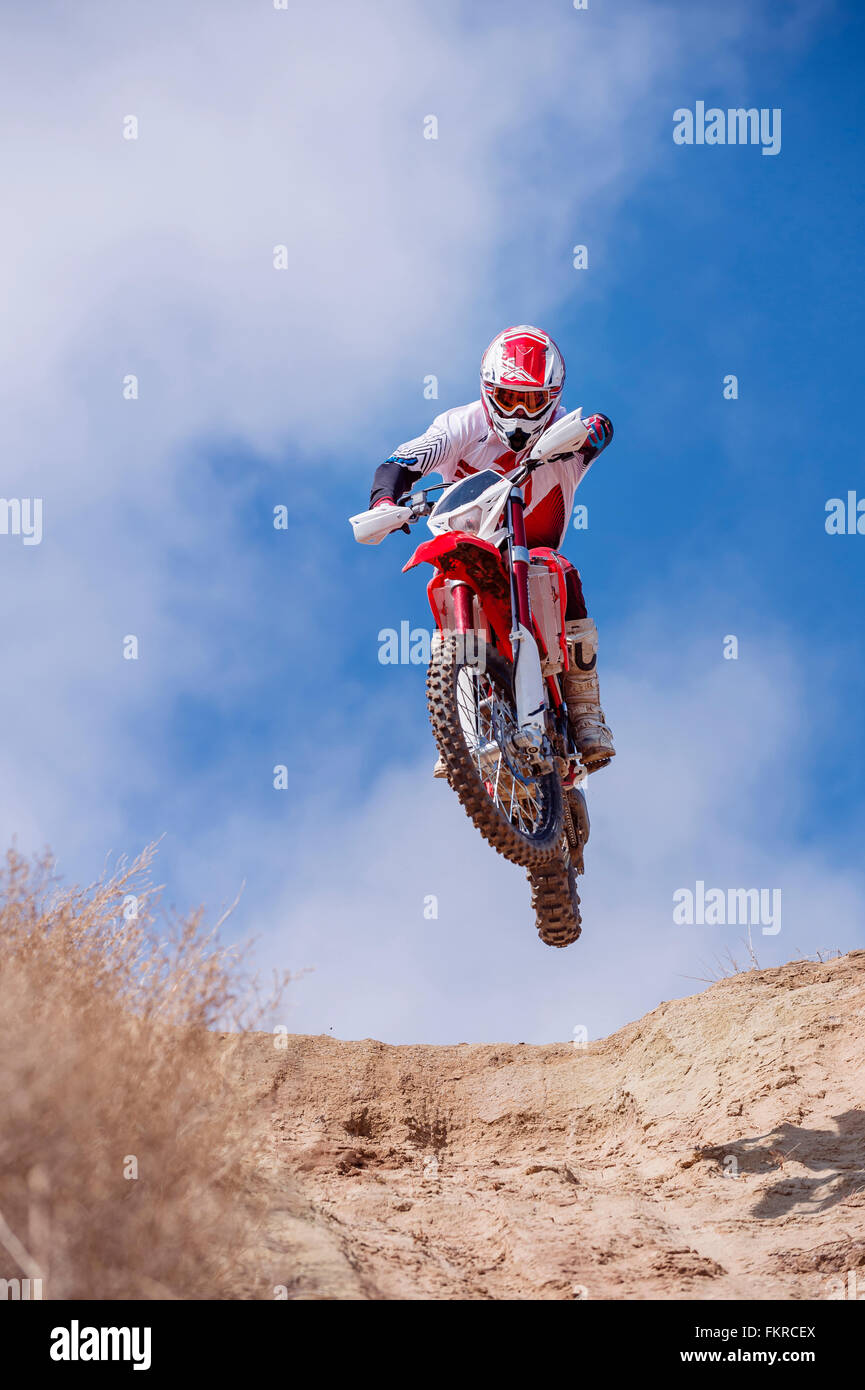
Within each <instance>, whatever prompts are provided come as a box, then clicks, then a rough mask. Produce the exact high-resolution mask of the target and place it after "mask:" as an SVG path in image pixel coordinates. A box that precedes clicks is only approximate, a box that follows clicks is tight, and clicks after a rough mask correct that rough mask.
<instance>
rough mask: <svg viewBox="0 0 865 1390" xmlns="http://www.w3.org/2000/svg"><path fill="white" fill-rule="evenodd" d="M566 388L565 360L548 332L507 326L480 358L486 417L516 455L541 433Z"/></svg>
mask: <svg viewBox="0 0 865 1390" xmlns="http://www.w3.org/2000/svg"><path fill="white" fill-rule="evenodd" d="M564 384H565V361H564V358H563V357H562V354H561V353H560V352H559V349H558V348H557V347H556V345H555V343H554V342H553V340H552V338H551V337H550V336H549V334H548V333H544V332H543V330H542V329H540V328H532V327H531V326H530V325H528V324H525V323H524V324H520V326H519V327H518V328H506V329H505V331H504V333H499V334H498V336H497V337H495V338H493V340H492V342H491V343H490V345H489V347H488V348H487V350H486V352H485V353H484V355H483V357H482V358H481V400H482V401H483V406H484V410H485V411H486V414H487V419H488V420H489V422H490V424H491V425H492V427H493V429H494V430H495V432H496V434H497V435H498V437H499V439H500V440H501V441H502V443H503V444H506V445H507V447H508V448H509V449H513V451H514V453H515V454H519V453H522V451H523V449H528V448H529V447H530V446H531V445H532V444H534V443H535V441H536V440H537V439H538V438H539V437H540V435H541V434H543V432H544V430H545V429H546V427H547V425H548V424H549V423H550V420H551V419H552V418H553V415H554V414H555V412H556V406H557V405H558V403H559V397H560V396H561V394H562V387H563V386H564Z"/></svg>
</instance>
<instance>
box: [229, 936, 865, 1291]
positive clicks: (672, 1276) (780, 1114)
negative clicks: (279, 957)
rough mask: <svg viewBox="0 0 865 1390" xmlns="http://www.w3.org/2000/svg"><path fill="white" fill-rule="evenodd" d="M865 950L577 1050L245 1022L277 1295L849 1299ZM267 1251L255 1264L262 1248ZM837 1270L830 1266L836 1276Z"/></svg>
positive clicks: (781, 973) (858, 1222)
mask: <svg viewBox="0 0 865 1390" xmlns="http://www.w3.org/2000/svg"><path fill="white" fill-rule="evenodd" d="M863 1036H865V951H856V952H853V953H851V954H850V955H848V956H845V957H842V958H841V959H839V960H834V961H829V962H827V963H824V964H820V965H817V964H810V963H805V962H797V963H794V964H790V965H787V966H782V967H780V968H779V969H774V970H763V971H755V972H750V973H747V974H741V975H737V976H734V977H732V978H730V979H727V980H723V981H721V982H719V983H718V984H716V985H713V986H712V987H711V988H710V989H709V990H707V991H706V992H705V993H703V994H699V995H695V996H693V997H691V998H688V999H682V1000H678V1001H674V1002H671V1003H664V1004H662V1005H661V1006H660V1007H659V1008H657V1009H655V1010H654V1012H652V1013H651V1014H648V1015H647V1016H646V1017H645V1018H643V1019H641V1020H640V1021H639V1022H637V1023H633V1024H629V1025H628V1027H626V1028H623V1029H621V1031H620V1032H618V1033H615V1034H614V1035H613V1036H612V1037H610V1038H606V1039H604V1040H603V1041H600V1042H594V1043H590V1044H588V1045H587V1046H586V1047H584V1048H582V1049H581V1048H577V1047H574V1046H573V1045H572V1044H570V1043H563V1044H550V1045H549V1046H544V1047H536V1046H527V1045H523V1044H520V1045H517V1046H513V1045H460V1046H453V1047H432V1046H405V1047H389V1046H385V1045H384V1044H382V1043H379V1042H373V1041H369V1040H367V1041H364V1042H341V1041H338V1040H336V1039H333V1038H329V1037H327V1036H322V1037H288V1038H285V1037H283V1038H282V1040H281V1041H282V1042H283V1043H285V1044H286V1045H285V1046H284V1047H277V1046H276V1044H275V1040H274V1038H273V1037H270V1036H269V1035H264V1034H256V1035H253V1036H251V1037H250V1038H249V1039H248V1041H247V1043H246V1044H245V1051H244V1071H245V1075H244V1084H245V1085H247V1086H248V1087H249V1091H250V1101H251V1103H252V1102H255V1103H259V1102H262V1101H263V1102H264V1103H265V1105H268V1106H269V1107H270V1109H271V1112H272V1127H273V1151H272V1159H271V1162H272V1164H273V1167H274V1169H275V1171H276V1174H277V1175H278V1176H279V1177H280V1179H281V1181H283V1182H284V1183H285V1184H286V1188H287V1189H290V1188H291V1186H292V1180H293V1183H294V1192H295V1196H294V1197H293V1198H292V1200H291V1201H290V1203H287V1204H286V1209H285V1210H283V1211H278V1212H275V1213H274V1215H273V1217H272V1219H271V1224H270V1228H269V1230H268V1232H267V1237H266V1242H265V1244H266V1247H267V1249H268V1251H269V1254H270V1256H271V1257H272V1258H273V1259H274V1261H275V1265H274V1268H276V1269H282V1271H283V1275H282V1276H280V1275H279V1274H277V1276H276V1277H283V1280H284V1283H285V1284H286V1286H287V1288H288V1291H289V1296H290V1297H295V1298H296V1297H301V1298H303V1297H318V1298H364V1297H368V1298H400V1299H405V1298H470V1299H486V1298H529V1299H538V1298H540V1299H561V1298H565V1299H572V1298H586V1297H588V1298H592V1299H598V1298H703V1299H737V1298H746V1297H747V1298H754V1297H756V1298H769V1299H797V1298H814V1297H820V1298H825V1297H827V1296H828V1295H829V1294H830V1293H831V1292H832V1290H833V1289H835V1288H837V1287H838V1283H839V1279H840V1278H844V1277H845V1276H846V1274H847V1271H849V1270H851V1269H857V1268H858V1269H859V1275H858V1285H859V1291H860V1292H861V1293H863V1294H865V1043H863ZM268 1264H270V1260H268ZM833 1281H834V1282H833Z"/></svg>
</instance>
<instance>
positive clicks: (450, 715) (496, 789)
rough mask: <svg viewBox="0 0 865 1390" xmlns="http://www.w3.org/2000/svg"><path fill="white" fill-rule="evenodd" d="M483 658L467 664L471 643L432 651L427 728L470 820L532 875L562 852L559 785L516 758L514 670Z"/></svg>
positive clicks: (489, 654)
mask: <svg viewBox="0 0 865 1390" xmlns="http://www.w3.org/2000/svg"><path fill="white" fill-rule="evenodd" d="M475 650H476V651H477V650H478V649H477V648H475ZM480 652H482V653H483V660H482V661H475V662H473V661H470V660H467V659H466V655H467V649H466V639H465V638H462V637H459V636H457V635H453V634H451V635H449V636H447V637H443V638H441V639H439V640H437V641H436V642H434V643H433V651H432V655H431V657H430V664H429V671H428V673H427V704H428V707H429V716H430V723H431V724H432V730H433V735H434V737H435V741H436V744H437V745H438V750H439V752H440V754H441V756H442V760H443V762H444V764H445V768H446V770H447V779H448V782H449V783H450V785H451V786H452V787H453V789H454V791H455V792H456V794H457V796H458V797H459V799H460V801H461V803H462V805H463V808H464V809H465V812H466V814H467V815H468V817H469V819H470V820H471V821H472V822H473V823H474V825H475V826H476V827H477V829H478V830H479V831H480V832H481V834H482V835H483V837H484V839H485V840H486V841H487V842H488V843H489V844H491V845H492V846H493V848H494V849H497V850H498V852H499V853H500V854H503V855H504V856H505V858H506V859H510V860H511V861H512V862H513V863H514V864H522V865H524V866H525V867H526V868H531V867H533V866H537V865H541V864H544V863H547V862H548V861H550V860H552V859H553V858H554V857H555V856H556V854H557V853H558V851H559V845H560V843H561V839H562V827H563V824H564V808H563V804H562V789H561V784H560V782H559V779H558V776H557V775H556V773H555V772H550V773H540V774H539V773H537V772H535V771H533V769H532V766H531V763H530V760H529V756H528V754H526V753H524V752H520V751H516V750H515V748H514V744H513V741H512V739H511V738H510V737H509V735H510V734H511V733H512V732H513V731H514V730H515V729H516V717H517V716H516V701H515V699H514V693H513V668H512V667H511V665H510V663H509V662H507V661H505V660H504V658H503V657H502V656H501V655H500V653H498V652H496V651H495V650H493V649H492V648H491V647H489V646H484V645H482V646H481V647H480Z"/></svg>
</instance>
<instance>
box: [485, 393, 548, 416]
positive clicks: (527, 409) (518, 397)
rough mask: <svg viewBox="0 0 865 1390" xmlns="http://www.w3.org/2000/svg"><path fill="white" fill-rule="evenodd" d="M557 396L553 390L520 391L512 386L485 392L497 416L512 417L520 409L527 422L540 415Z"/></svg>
mask: <svg viewBox="0 0 865 1390" xmlns="http://www.w3.org/2000/svg"><path fill="white" fill-rule="evenodd" d="M557 394H558V393H557V392H556V391H554V390H549V391H547V390H535V391H521V390H518V389H517V388H516V387H513V386H493V387H491V388H489V389H488V391H487V395H488V397H489V400H490V401H491V402H492V404H493V405H495V407H496V410H497V411H498V412H499V414H501V415H513V414H514V413H515V412H516V411H517V410H520V409H522V411H523V414H524V415H525V417H526V419H527V420H534V419H536V417H537V416H538V415H542V414H543V412H544V411H545V410H546V409H547V408H548V407H549V405H550V404H551V403H552V402H553V401H554V400H555V398H556V395H557Z"/></svg>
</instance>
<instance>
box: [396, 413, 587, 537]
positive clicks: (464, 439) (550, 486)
mask: <svg viewBox="0 0 865 1390" xmlns="http://www.w3.org/2000/svg"><path fill="white" fill-rule="evenodd" d="M564 414H565V408H564V406H563V405H559V406H558V408H557V409H556V412H555V414H554V415H553V416H552V419H551V420H550V424H552V423H553V421H554V420H558V419H559V418H560V417H561V416H562V415H564ZM593 421H598V422H603V423H602V424H598V426H597V427H596V435H593V434H592V433H591V431H590V440H589V441H588V442H587V443H586V445H585V446H584V447H583V449H581V450H580V451H579V453H576V454H574V455H572V457H571V458H568V459H558V460H556V461H555V462H550V463H545V464H544V465H543V466H542V467H541V468H539V469H538V470H537V471H536V472H535V473H533V474H532V475H531V477H530V478H529V479H528V480H527V482H526V483H525V485H524V489H523V491H524V494H525V499H526V512H525V517H526V537H527V540H528V544H529V546H544V545H548V546H551V547H552V548H553V549H554V550H558V548H559V546H560V545H561V544H562V540H563V538H564V535H565V532H566V530H567V522H568V518H569V517H570V515H571V511H572V508H573V505H574V493H575V492H576V490H577V488H578V487H579V485H580V483H581V482H582V481H583V478H584V477H585V476H586V474H587V473H588V471H589V469H590V468H591V466H592V463H593V462H594V460H595V458H596V457H597V455H598V454H599V453H600V452H601V449H602V448H603V447H604V446H605V444H607V443H608V440H609V438H612V426H610V424H609V421H608V420H607V419H606V417H605V416H602V415H601V416H592V417H589V419H587V421H586V423H587V424H589V425H591V423H592V422H593ZM547 428H549V426H547ZM607 429H608V430H609V434H607ZM592 441H594V442H592ZM391 459H393V460H399V462H400V463H404V464H405V465H406V466H407V467H410V468H412V469H417V470H418V471H419V472H420V473H422V474H425V473H438V474H440V475H441V477H442V479H443V481H444V482H446V483H452V482H456V481H458V480H459V479H460V478H465V477H467V476H468V475H469V474H470V473H480V472H481V471H482V470H483V469H484V468H492V469H494V470H495V471H496V472H497V473H509V472H510V471H511V470H512V469H513V468H514V467H515V466H516V462H517V455H516V454H514V453H513V452H512V451H511V450H510V449H506V448H505V446H504V445H503V444H502V442H501V440H500V439H499V437H498V435H497V434H496V433H495V432H494V431H493V429H492V427H491V425H490V423H489V421H488V419H487V416H486V412H485V411H484V408H483V405H482V404H481V402H480V401H472V402H471V404H470V405H460V406H456V407H455V408H454V409H453V410H445V411H443V412H442V414H441V415H437V416H436V418H435V419H434V420H433V422H432V424H431V425H430V427H429V429H428V430H427V432H426V434H422V435H420V436H419V438H417V439H410V440H408V441H407V443H405V444H401V445H400V447H399V448H398V449H395V450H394V452H393V454H392V455H391Z"/></svg>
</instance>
